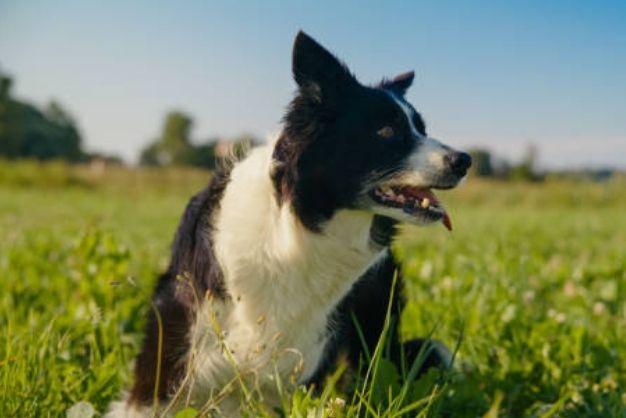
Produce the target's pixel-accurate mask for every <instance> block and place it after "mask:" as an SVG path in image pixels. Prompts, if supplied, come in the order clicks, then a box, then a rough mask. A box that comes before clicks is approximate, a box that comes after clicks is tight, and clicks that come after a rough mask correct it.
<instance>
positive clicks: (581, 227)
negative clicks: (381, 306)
mask: <svg viewBox="0 0 626 418" xmlns="http://www.w3.org/2000/svg"><path fill="white" fill-rule="evenodd" d="M207 179H208V174H207V173H204V172H198V171H190V170H172V171H162V172H157V171H136V170H130V169H122V168H118V169H113V170H111V169H109V170H107V171H104V172H103V171H101V170H99V169H95V170H94V169H89V168H68V167H66V166H64V165H62V164H56V165H55V164H52V165H37V164H17V165H16V164H7V163H2V164H0V237H2V239H1V240H0V285H1V288H0V289H1V293H0V417H46V416H50V417H57V416H65V414H66V412H67V411H68V409H69V408H70V407H72V406H74V408H73V409H72V410H71V411H72V414H74V415H73V416H91V413H90V410H89V408H90V406H93V408H94V409H95V411H96V416H97V415H98V414H100V413H102V412H103V411H104V410H105V408H106V405H107V404H108V402H109V401H110V400H112V399H113V398H115V397H116V396H117V395H118V394H119V391H120V390H121V389H122V388H123V387H124V382H128V381H129V379H130V371H131V365H132V360H133V356H134V355H135V354H136V352H137V350H138V347H139V343H140V341H141V326H142V320H143V317H144V314H145V310H146V306H147V305H146V299H147V298H148V297H149V295H150V292H151V287H152V283H153V280H154V278H155V276H156V274H157V273H158V272H159V271H161V270H162V269H163V268H164V267H165V265H166V263H167V255H168V247H169V243H170V240H171V237H172V234H173V232H174V230H175V227H176V224H177V221H178V218H179V216H180V214H181V212H182V210H183V207H184V205H185V203H186V201H187V199H188V197H189V196H190V195H191V194H192V193H193V192H194V191H196V190H198V189H199V188H200V187H202V185H203V184H204V183H205V182H206V180H207ZM442 200H444V202H446V203H447V206H448V208H449V210H450V212H451V215H452V218H453V223H454V225H455V230H454V232H453V233H452V234H450V233H448V232H447V231H446V230H445V229H444V228H443V227H441V226H435V227H431V228H428V229H417V228H412V227H411V228H406V229H405V230H404V231H403V233H402V235H401V238H400V240H399V241H398V243H397V245H396V246H395V249H394V250H395V252H396V254H397V255H398V257H399V258H400V259H401V260H402V262H403V271H404V274H405V277H406V278H407V280H408V286H407V289H406V291H407V295H408V298H409V301H410V302H409V305H408V307H407V309H406V311H405V315H404V317H403V324H402V333H403V336H405V337H406V338H410V337H415V336H424V335H429V334H431V333H432V335H433V336H435V337H436V338H438V339H440V340H442V341H443V342H445V343H446V344H447V345H449V346H450V347H454V346H455V344H457V342H459V343H460V346H459V350H458V353H457V357H456V364H455V368H454V370H452V371H451V372H449V373H447V374H446V375H444V376H437V375H435V374H433V373H431V374H428V375H426V376H425V377H424V378H423V379H422V380H421V381H419V382H416V383H411V384H408V385H403V383H402V382H401V381H400V379H399V377H398V375H397V373H396V371H394V370H392V369H391V368H390V367H389V365H388V364H387V363H385V362H384V361H380V362H379V363H378V368H377V369H376V370H377V371H378V374H377V375H376V376H377V377H376V379H374V382H373V383H370V384H369V385H368V387H367V388H366V389H365V390H363V391H360V392H358V391H357V393H359V394H357V395H351V394H347V393H339V392H332V393H330V392H329V393H326V394H325V395H324V396H323V399H319V398H318V399H313V398H311V397H310V396H309V394H307V393H306V392H305V391H304V390H301V391H299V392H297V393H296V394H295V395H294V396H293V397H292V398H290V399H286V400H285V402H286V403H287V409H289V411H288V415H289V416H292V417H300V416H302V417H317V416H334V417H344V416H345V417H349V416H359V414H360V416H381V417H393V416H397V417H399V416H423V417H426V416H428V417H480V416H485V417H490V418H494V417H497V416H500V417H525V416H532V417H626V216H625V215H626V182H624V180H615V181H612V182H609V183H602V184H590V183H566V182H553V181H549V182H547V183H545V184H521V183H487V182H479V181H476V180H474V179H470V180H469V181H468V182H467V183H466V184H465V185H464V186H463V187H462V189H459V190H458V191H452V192H447V193H443V194H442ZM337 396H339V397H343V398H344V399H346V404H345V405H341V402H339V401H337V399H336V397H337ZM331 398H332V399H334V400H329V399H331ZM81 401H85V402H88V403H80V404H78V405H79V406H80V407H83V408H84V409H83V413H82V414H81V413H77V412H78V411H79V409H80V408H79V407H78V406H75V405H76V404H77V403H79V402H81ZM358 411H360V412H358ZM188 412H189V411H188ZM190 415H191V416H193V414H190Z"/></svg>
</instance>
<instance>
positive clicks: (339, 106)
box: [108, 32, 471, 417]
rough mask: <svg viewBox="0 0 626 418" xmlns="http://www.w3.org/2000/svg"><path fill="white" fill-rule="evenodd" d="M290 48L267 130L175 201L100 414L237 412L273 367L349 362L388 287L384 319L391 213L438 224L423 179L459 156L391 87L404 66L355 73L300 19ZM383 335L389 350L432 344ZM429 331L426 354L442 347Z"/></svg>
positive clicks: (441, 183) (430, 180)
mask: <svg viewBox="0 0 626 418" xmlns="http://www.w3.org/2000/svg"><path fill="white" fill-rule="evenodd" d="M292 58H293V61H292V70H293V77H294V79H295V81H296V83H297V85H298V88H297V91H296V94H295V97H294V99H293V100H292V101H291V104H290V105H289V107H288V109H287V112H286V115H285V117H284V128H283V130H282V132H281V134H280V135H279V137H278V139H277V140H275V141H274V142H272V143H271V144H268V145H265V146H261V147H258V148H256V149H253V150H252V151H251V152H250V153H249V154H248V155H247V156H246V157H245V158H243V159H241V160H240V161H238V162H236V163H234V164H232V167H229V168H228V169H223V170H221V171H218V172H216V173H215V175H214V176H213V178H212V180H211V182H210V184H209V185H208V186H207V187H206V188H205V189H204V190H203V191H201V192H200V193H198V194H197V195H195V196H194V197H193V198H192V199H191V201H190V202H189V204H188V206H187V208H186V210H185V213H184V215H183V217H182V220H181V222H180V226H179V228H178V232H177V233H176V237H175V239H174V243H173V250H172V258H171V263H170V266H169V268H168V270H167V272H165V273H164V274H163V275H162V276H161V277H160V279H159V281H158V285H157V286H156V290H155V293H154V298H153V303H152V308H153V309H152V310H151V312H150V314H149V318H148V321H147V325H146V335H145V341H144V345H143V350H142V351H141V353H140V354H139V356H138V358H137V360H136V366H135V379H134V384H133V386H132V389H131V390H130V392H129V393H128V395H127V396H126V399H125V400H124V401H122V402H116V403H114V404H113V406H112V409H111V412H110V413H109V415H108V416H109V417H129V416H137V417H144V416H151V415H152V414H153V413H154V412H155V411H156V413H157V414H158V415H165V416H168V415H173V413H174V411H176V410H177V409H180V408H182V407H184V406H186V405H191V406H193V407H194V408H196V409H197V410H200V411H203V413H204V414H216V415H223V416H229V417H230V416H239V415H240V412H239V409H238V408H239V405H240V402H241V399H242V397H243V396H245V395H246V393H249V392H247V391H245V390H242V387H246V388H247V390H249V391H255V393H259V394H261V396H263V399H264V402H266V403H267V404H268V405H272V404H274V405H275V403H276V402H277V399H278V396H279V394H278V390H277V382H276V381H277V380H281V381H283V384H285V385H296V384H306V385H311V384H314V385H318V387H319V385H321V384H323V382H324V377H325V376H326V375H327V373H328V372H329V371H330V370H331V369H332V368H333V366H334V365H335V364H336V360H337V359H338V357H339V356H340V355H342V356H344V357H345V358H347V359H348V361H349V363H350V364H351V365H353V366H356V365H357V364H358V362H359V359H360V358H361V357H362V354H363V350H364V349H365V348H364V346H366V348H368V349H369V350H370V351H369V352H373V350H374V347H375V346H376V343H377V341H378V339H379V336H380V335H381V332H382V329H383V325H384V322H385V315H386V312H387V309H388V301H389V300H390V296H392V295H391V293H392V292H395V293H397V295H395V296H396V297H394V298H392V299H391V300H393V301H394V302H393V306H392V309H391V312H392V315H393V316H394V320H393V321H392V323H397V317H398V316H399V313H400V310H401V308H402V295H401V294H400V289H401V283H399V284H398V286H396V287H395V288H394V287H393V286H392V278H393V275H394V272H395V271H396V263H395V261H394V260H393V258H392V255H391V253H390V251H389V243H390V240H391V239H392V237H393V235H394V232H395V225H396V224H397V223H398V222H401V223H408V224H415V225H426V224H431V223H435V222H442V223H443V224H444V225H446V226H447V227H448V228H449V229H450V228H451V223H450V218H449V217H448V215H447V214H446V211H445V210H444V208H443V207H442V205H441V203H440V202H439V200H438V199H437V198H436V196H435V195H434V193H433V191H432V190H433V189H450V188H452V187H455V186H456V185H457V184H458V183H459V181H460V180H461V179H462V178H463V177H464V176H465V174H466V171H467V169H468V167H469V166H470V164H471V159H470V157H469V155H467V154H466V153H463V152H458V151H455V150H453V149H452V148H450V147H449V146H446V145H443V144H441V143H440V142H438V141H437V140H435V139H433V138H431V137H429V136H428V135H427V133H426V126H425V124H424V121H423V120H422V118H421V116H420V114H419V113H417V112H416V111H415V109H414V108H413V106H411V104H410V103H409V102H407V101H406V99H405V98H404V95H405V92H406V91H407V89H408V88H409V86H410V85H411V83H412V81H413V73H412V72H410V73H405V74H401V75H399V76H397V77H395V78H393V79H388V80H383V81H382V82H381V83H379V84H377V85H375V86H365V85H363V84H361V83H359V81H357V79H356V78H355V77H354V76H353V75H352V74H351V72H350V71H349V70H348V68H347V67H346V66H345V65H344V64H342V63H341V62H340V61H339V60H338V59H337V58H335V56H333V55H332V54H331V53H330V52H328V51H327V50H326V49H324V47H322V46H321V45H319V44H318V43H317V42H316V41H315V40H313V39H312V38H311V37H309V36H308V35H306V34H305V33H303V32H300V33H298V35H297V36H296V39H295V43H294V47H293V57H292ZM357 324H358V325H357ZM357 326H359V327H360V330H357ZM359 333H361V335H359ZM389 338H390V339H391V341H390V342H389V343H390V347H391V348H390V353H391V357H392V359H394V361H399V358H400V351H401V350H403V351H404V353H403V355H402V357H404V358H408V359H409V361H410V359H411V358H412V357H411V356H413V357H414V356H416V355H417V353H418V352H419V351H420V349H421V348H422V346H423V345H424V343H425V342H428V344H431V341H428V340H414V341H409V342H406V343H404V344H402V343H401V342H400V341H399V337H398V335H397V331H396V330H394V331H393V332H392V333H391V335H390V337H389ZM432 345H433V346H434V350H432V352H433V353H434V354H433V355H431V356H430V357H429V359H430V360H432V362H433V363H440V364H441V363H444V364H445V363H447V362H449V361H450V359H449V358H448V357H449V352H446V349H445V347H443V346H442V345H438V344H437V343H435V342H432ZM367 346H368V347H367Z"/></svg>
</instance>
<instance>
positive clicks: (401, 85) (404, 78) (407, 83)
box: [380, 71, 415, 96]
mask: <svg viewBox="0 0 626 418" xmlns="http://www.w3.org/2000/svg"><path fill="white" fill-rule="evenodd" d="M414 78H415V72H413V71H408V72H406V73H402V74H398V75H397V76H395V77H394V78H393V79H391V80H383V82H382V83H381V84H380V87H382V88H384V89H387V90H391V91H393V92H394V93H397V94H399V95H400V96H404V95H405V93H406V91H407V90H408V89H409V87H411V84H413V79H414Z"/></svg>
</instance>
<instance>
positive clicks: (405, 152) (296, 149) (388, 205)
mask: <svg viewBox="0 0 626 418" xmlns="http://www.w3.org/2000/svg"><path fill="white" fill-rule="evenodd" d="M293 76H294V79H295V81H296V83H297V84H298V90H297V93H296V96H295V98H294V99H293V101H292V102H291V104H290V106H289V108H288V111H287V114H286V115H285V119H284V122H285V128H284V131H283V133H282V135H281V137H280V138H279V140H278V142H277V143H276V146H275V148H274V154H273V158H274V166H273V170H272V179H273V182H274V186H275V188H276V192H277V195H278V198H279V200H280V201H281V202H287V201H289V202H291V204H292V205H293V207H294V210H295V212H296V214H297V216H298V217H299V218H300V220H301V221H302V223H303V224H304V225H305V226H307V227H308V228H310V229H312V230H319V229H320V227H321V225H322V224H323V223H324V222H325V221H327V220H329V219H330V218H332V216H333V214H334V213H335V212H336V211H337V210H340V209H357V210H364V211H369V212H372V213H374V214H378V215H384V216H387V217H390V218H393V219H395V220H398V221H401V222H406V223H412V224H418V225H424V224H428V223H432V222H436V221H442V220H443V222H444V224H446V226H448V227H449V225H450V221H449V218H448V216H447V214H446V212H445V210H444V209H443V207H442V206H441V204H440V202H439V201H438V200H437V198H436V197H435V195H434V194H433V192H432V189H449V188H452V187H455V186H456V185H457V184H458V183H459V181H460V180H461V179H462V178H463V177H464V176H465V174H466V172H467V169H468V168H469V166H470V164H471V159H470V157H469V155H467V154H466V153H463V152H459V151H455V150H454V149H452V148H451V147H449V146H447V145H443V144H441V143H440V142H438V141H437V140H435V139H433V138H430V137H429V136H428V135H427V133H426V126H425V124H424V121H423V120H422V118H421V116H420V114H419V113H417V111H416V110H415V109H414V108H413V106H411V104H410V103H409V102H407V101H406V100H405V98H404V95H405V93H406V91H407V89H408V88H409V87H410V86H411V83H412V82H413V73H412V72H410V73H405V74H401V75H399V76H397V77H395V78H393V79H390V80H384V81H383V82H381V83H380V84H378V85H376V86H364V85H362V84H360V83H359V82H358V81H357V79H356V78H355V77H354V76H353V75H352V74H351V73H350V71H349V70H348V68H347V67H346V66H345V65H343V64H342V63H341V62H340V61H338V60H337V58H335V57H334V56H333V55H332V54H331V53H330V52H328V51H327V50H326V49H324V47H322V46H321V45H319V44H318V43H317V42H316V41H315V40H314V39H312V38H311V37H309V36H308V35H306V34H305V33H303V32H300V33H298V35H297V36H296V39H295V43H294V47H293Z"/></svg>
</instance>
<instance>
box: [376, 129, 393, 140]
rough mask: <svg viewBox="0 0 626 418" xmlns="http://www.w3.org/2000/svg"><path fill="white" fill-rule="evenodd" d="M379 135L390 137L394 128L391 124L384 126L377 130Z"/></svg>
mask: <svg viewBox="0 0 626 418" xmlns="http://www.w3.org/2000/svg"><path fill="white" fill-rule="evenodd" d="M376 133H377V134H378V136H380V137H383V138H385V139H389V138H391V137H393V128H392V127H391V126H384V127H382V128H380V129H379V130H378V132H376Z"/></svg>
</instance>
